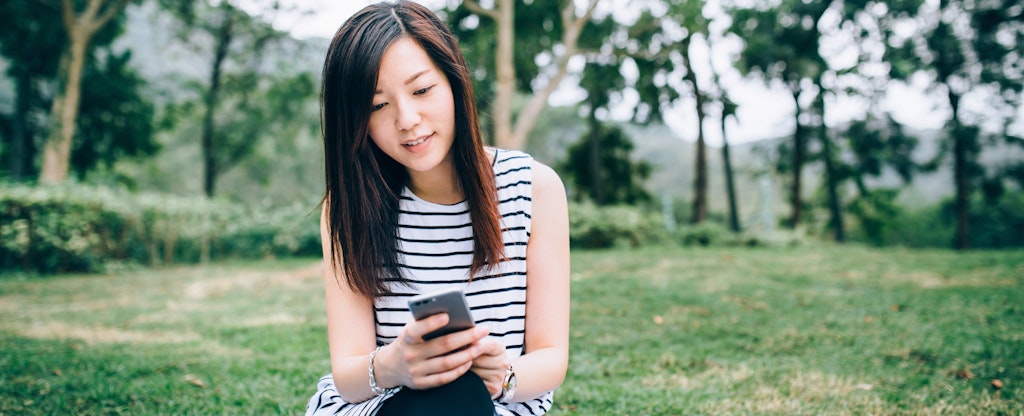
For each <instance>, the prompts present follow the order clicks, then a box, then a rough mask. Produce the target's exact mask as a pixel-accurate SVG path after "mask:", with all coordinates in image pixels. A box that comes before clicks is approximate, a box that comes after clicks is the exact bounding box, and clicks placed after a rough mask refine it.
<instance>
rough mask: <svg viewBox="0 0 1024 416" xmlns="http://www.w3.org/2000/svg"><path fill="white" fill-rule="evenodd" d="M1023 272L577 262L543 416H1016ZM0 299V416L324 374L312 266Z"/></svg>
mask: <svg viewBox="0 0 1024 416" xmlns="http://www.w3.org/2000/svg"><path fill="white" fill-rule="evenodd" d="M1022 256H1024V252H1021V251H1020V250H1015V251H979V252H965V253H952V252H950V251H948V250H903V249H895V250H893V249H887V250H879V249H869V248H863V247H856V246H847V247H843V248H837V247H835V246H830V245H813V246H802V247H798V248H785V249H783V248H757V249H735V248H726V249H723V248H699V247H694V248H678V247H659V248H646V249H640V250H636V249H628V250H600V251H586V250H577V251H574V252H573V253H572V271H571V273H572V299H571V311H572V317H571V319H572V328H571V332H570V337H571V343H570V351H569V372H568V374H567V377H566V380H565V382H564V383H563V384H562V386H561V387H560V388H559V390H558V391H557V392H556V394H555V402H554V408H553V409H552V412H551V413H550V415H551V416H570V415H680V414H702V415H735V414H758V415H819V414H827V415H836V416H851V415H864V414H876V415H922V416H933V415H951V416H952V415H979V414H985V415H997V414H1004V415H1017V414H1020V413H1021V412H1024V401H1022V400H1021V399H1022V395H1024V384H1022V383H1021V380H1024V349H1021V348H1020V340H1021V337H1022V336H1024V333H1022V328H1024V308H1022V307H1021V304H1020V302H1019V299H1021V298H1022V297H1024V281H1022V276H1024V273H1022V270H1021V264H1022V263H1021V259H1022ZM0 294H2V295H3V300H4V302H3V304H2V305H0V308H3V309H2V312H3V314H4V319H2V320H0V369H2V372H3V374H4V375H5V379H4V382H3V383H0V412H2V413H4V414H17V415H50V414H107V413H117V414H168V415H171V414H174V415H192V414H218V415H219V414H297V413H301V412H302V410H303V408H304V406H305V405H306V401H307V399H308V398H309V397H310V396H311V395H312V394H313V393H314V392H315V390H316V388H315V384H316V380H317V378H319V377H320V376H322V375H324V374H327V373H328V372H329V371H330V358H329V354H328V349H327V343H326V342H325V340H326V332H325V331H326V321H325V318H324V298H323V279H322V278H321V276H320V259H301V260H285V261H281V260H274V261H262V260H261V261H232V262H228V263H225V264H215V265H205V266H199V267H180V268H169V269H162V270H142V271H125V272H119V273H115V274H107V275H85V276H55V277H48V278H45V279H38V278H27V279H5V280H0ZM83 311H88V313H83ZM993 380H1000V382H1001V383H1002V387H1001V388H999V389H996V388H994V387H992V384H993V383H992V381H993Z"/></svg>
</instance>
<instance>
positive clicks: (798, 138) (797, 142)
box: [789, 85, 806, 229]
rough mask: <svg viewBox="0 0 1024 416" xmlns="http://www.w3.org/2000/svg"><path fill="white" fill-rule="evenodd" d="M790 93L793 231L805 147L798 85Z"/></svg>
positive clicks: (797, 220) (797, 216) (799, 205)
mask: <svg viewBox="0 0 1024 416" xmlns="http://www.w3.org/2000/svg"><path fill="white" fill-rule="evenodd" d="M790 91H791V92H792V94H793V104H795V105H796V112H795V114H794V116H793V121H794V122H795V123H796V129H795V130H794V131H793V159H792V163H793V166H792V167H791V169H793V181H792V183H791V188H790V204H791V206H792V210H793V213H792V215H791V216H790V218H789V228H791V229H795V228H796V226H797V224H799V223H800V214H801V211H802V208H803V207H802V205H803V198H801V196H800V193H801V192H800V188H801V187H802V184H801V180H800V179H801V178H800V173H801V171H803V165H804V158H805V155H804V152H805V147H806V145H805V144H804V128H803V126H802V125H801V124H800V116H801V115H802V111H801V109H800V87H799V85H791V86H790Z"/></svg>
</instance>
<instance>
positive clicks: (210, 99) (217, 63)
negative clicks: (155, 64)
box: [201, 6, 234, 197]
mask: <svg viewBox="0 0 1024 416" xmlns="http://www.w3.org/2000/svg"><path fill="white" fill-rule="evenodd" d="M225 7H230V6H225ZM233 24H234V22H233V20H232V17H231V12H230V11H229V10H226V9H225V10H224V15H223V21H222V22H221V26H220V28H219V29H218V31H217V48H216V50H215V51H214V55H213V63H212V66H211V68H210V89H209V90H208V91H206V97H205V100H204V101H205V105H206V111H205V113H204V114H203V133H202V139H201V140H202V151H203V190H204V191H205V192H206V196H208V197H213V195H214V193H215V192H216V185H217V175H218V169H217V168H218V166H217V157H216V154H215V152H214V144H213V141H214V135H215V134H216V129H215V125H214V114H215V111H216V108H217V101H218V97H219V94H220V83H221V71H222V69H223V66H224V60H225V59H226V58H227V55H228V49H229V46H231V40H232V39H233V35H234V33H233V31H232V29H233Z"/></svg>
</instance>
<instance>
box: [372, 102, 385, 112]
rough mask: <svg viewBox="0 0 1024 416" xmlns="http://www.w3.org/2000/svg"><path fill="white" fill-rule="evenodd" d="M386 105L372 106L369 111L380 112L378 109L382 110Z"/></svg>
mask: <svg viewBox="0 0 1024 416" xmlns="http://www.w3.org/2000/svg"><path fill="white" fill-rule="evenodd" d="M386 105H388V103H380V104H374V105H373V107H371V108H370V111H377V110H380V109H382V108H384V106H386Z"/></svg>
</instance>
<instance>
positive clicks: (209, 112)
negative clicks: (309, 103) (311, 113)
mask: <svg viewBox="0 0 1024 416" xmlns="http://www.w3.org/2000/svg"><path fill="white" fill-rule="evenodd" d="M266 6H267V7H266V9H265V10H264V16H263V17H264V18H267V16H266V15H269V14H272V13H273V12H275V11H277V10H278V7H279V5H278V4H277V3H276V2H272V3H269V4H267V5H266ZM175 12H176V13H177V15H178V16H179V18H180V19H181V20H182V22H183V23H184V26H183V28H182V32H181V37H182V38H184V40H186V41H191V42H192V43H193V45H194V46H195V47H196V49H198V50H200V53H203V54H208V55H207V57H208V59H209V61H208V65H209V73H208V75H207V79H206V81H205V82H202V83H197V84H195V86H196V89H197V93H198V95H199V96H200V98H199V99H198V100H197V101H198V104H199V105H194V103H193V102H187V103H185V104H184V105H182V107H183V108H184V110H183V112H185V113H188V112H189V110H190V109H195V108H199V109H201V110H200V111H201V116H200V117H199V118H200V120H201V121H200V125H201V126H202V127H201V133H200V146H201V151H202V159H203V191H204V193H205V194H206V195H207V196H214V195H215V194H216V184H217V179H218V178H219V177H220V176H221V175H223V174H224V173H225V172H226V171H228V170H229V169H231V168H232V167H233V166H235V165H237V164H238V163H239V162H240V161H242V160H243V159H244V158H246V157H247V156H248V155H249V154H251V152H252V150H253V149H254V148H255V146H256V144H257V143H259V141H260V139H263V138H265V137H269V135H270V132H271V130H272V129H268V128H267V126H273V125H276V124H277V123H294V122H296V118H295V117H293V115H294V114H295V112H296V111H294V110H292V109H293V108H294V107H295V106H298V105H299V103H302V102H303V101H304V100H305V99H306V98H308V97H309V96H311V94H312V93H313V89H314V88H313V86H312V82H311V80H310V79H308V78H303V77H302V76H301V75H294V76H284V77H280V76H275V75H273V74H270V73H268V70H267V68H266V66H268V65H267V63H265V62H263V61H262V55H263V51H264V50H265V48H267V47H269V45H270V44H271V43H273V42H275V41H278V40H280V39H282V38H283V37H285V36H286V35H285V34H284V33H282V32H279V31H277V30H276V29H274V28H273V27H272V26H271V25H270V24H269V23H268V22H267V21H265V20H261V19H260V18H257V17H253V16H250V15H249V14H248V13H246V12H245V11H243V10H241V9H240V8H238V7H237V6H235V5H234V4H233V3H232V2H230V1H222V2H219V3H216V4H210V3H206V2H199V3H196V4H194V5H192V7H182V8H179V9H176V10H175ZM281 82H283V83H285V84H284V85H287V86H288V87H287V88H294V89H293V90H292V92H293V93H294V95H281V94H275V93H274V91H275V88H281V87H279V86H275V85H276V84H277V83H281ZM271 96H272V97H275V98H274V100H270V101H268V100H267V98H268V97H271ZM268 104H273V105H278V106H281V107H280V108H272V109H268V108H266V106H267V105H268ZM282 109H283V110H282Z"/></svg>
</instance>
